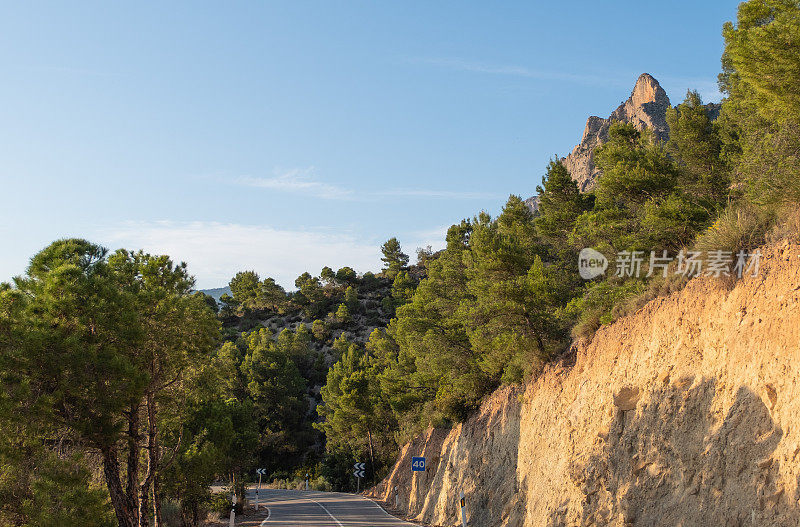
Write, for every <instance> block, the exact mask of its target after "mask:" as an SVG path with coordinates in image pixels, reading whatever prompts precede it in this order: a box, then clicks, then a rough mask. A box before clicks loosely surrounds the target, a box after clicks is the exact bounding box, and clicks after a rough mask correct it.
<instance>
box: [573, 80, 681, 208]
mask: <svg viewBox="0 0 800 527" xmlns="http://www.w3.org/2000/svg"><path fill="white" fill-rule="evenodd" d="M669 106H670V102H669V97H668V96H667V92H665V91H664V88H662V87H661V85H660V84H659V83H658V81H657V80H656V79H655V78H654V77H653V76H652V75H650V74H649V73H642V74H641V75H639V78H638V79H637V80H636V84H635V85H634V87H633V91H631V95H630V97H628V99H627V100H625V101H623V102H622V104H620V105H619V106H618V107H617V109H616V110H614V111H613V112H612V113H611V115H610V116H609V117H608V118H602V117H597V116H591V117H589V118H588V119H587V120H586V127H585V128H584V130H583V137H582V138H581V142H580V143H579V144H578V145H576V146H575V148H573V149H572V152H570V154H569V155H568V156H567V157H565V158H563V159H562V160H561V161H562V162H563V163H564V166H566V167H567V170H569V172H570V174H572V179H574V180H575V181H577V183H578V188H579V189H580V190H581V191H582V192H586V191H589V190H591V189H592V188H593V187H594V185H595V182H596V181H597V178H598V176H599V175H600V171H599V170H598V169H597V167H596V166H595V164H594V150H595V149H596V148H597V147H598V146H600V145H602V144H603V143H605V142H606V141H607V140H608V129H609V128H610V127H611V123H613V122H614V121H622V122H625V123H631V124H633V125H634V126H635V127H636V129H637V130H644V129H645V128H649V129H650V130H652V131H653V133H654V134H655V136H656V138H657V139H658V140H661V141H664V140H666V139H667V138H668V136H669V127H668V126H667V120H666V111H667V108H669Z"/></svg>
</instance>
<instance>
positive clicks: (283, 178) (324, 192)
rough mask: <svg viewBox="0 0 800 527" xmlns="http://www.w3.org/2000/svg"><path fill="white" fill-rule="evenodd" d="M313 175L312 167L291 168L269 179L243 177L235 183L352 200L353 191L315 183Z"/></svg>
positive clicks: (319, 196) (319, 182)
mask: <svg viewBox="0 0 800 527" xmlns="http://www.w3.org/2000/svg"><path fill="white" fill-rule="evenodd" d="M313 173H314V169H313V167H309V168H293V169H290V170H286V171H282V172H279V171H276V174H275V176H273V177H269V178H257V177H251V176H243V177H240V178H239V179H237V183H239V184H241V185H245V186H248V187H258V188H266V189H271V190H279V191H283V192H292V193H303V194H306V195H309V196H313V197H317V198H322V199H350V198H352V196H353V191H351V190H348V189H344V188H341V187H337V186H336V185H330V184H328V183H323V182H321V181H316V180H315V179H313V178H312V175H313Z"/></svg>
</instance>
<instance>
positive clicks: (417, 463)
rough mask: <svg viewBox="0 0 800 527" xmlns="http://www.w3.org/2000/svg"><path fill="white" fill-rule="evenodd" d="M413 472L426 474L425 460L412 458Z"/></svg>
mask: <svg viewBox="0 0 800 527" xmlns="http://www.w3.org/2000/svg"><path fill="white" fill-rule="evenodd" d="M411 471H412V472H425V458H424V457H412V458H411Z"/></svg>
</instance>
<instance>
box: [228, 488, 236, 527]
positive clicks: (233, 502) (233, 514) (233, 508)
mask: <svg viewBox="0 0 800 527" xmlns="http://www.w3.org/2000/svg"><path fill="white" fill-rule="evenodd" d="M235 524H236V493H235V492H234V493H233V494H232V495H231V522H230V524H229V525H230V527H234V526H235Z"/></svg>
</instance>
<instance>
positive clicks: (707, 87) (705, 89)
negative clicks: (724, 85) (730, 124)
mask: <svg viewBox="0 0 800 527" xmlns="http://www.w3.org/2000/svg"><path fill="white" fill-rule="evenodd" d="M657 78H658V77H657ZM658 81H659V82H660V83H661V85H662V86H663V87H664V89H665V90H666V91H667V94H668V95H669V99H670V102H671V103H672V104H673V106H674V105H677V104H680V103H681V102H682V101H683V99H684V98H685V97H686V91H687V90H697V93H699V94H700V97H701V98H702V99H703V102H704V103H709V102H719V101H721V100H722V93H720V91H719V85H718V84H717V80H716V79H715V78H695V77H662V78H660V79H658Z"/></svg>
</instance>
